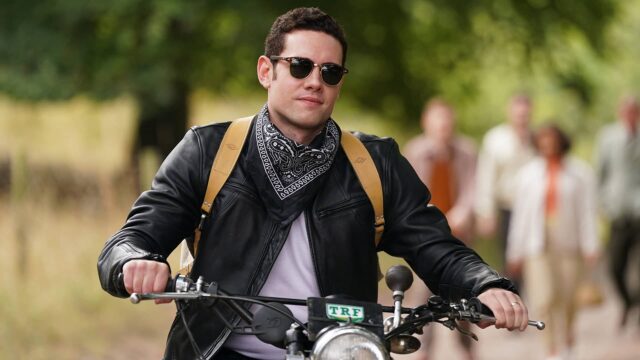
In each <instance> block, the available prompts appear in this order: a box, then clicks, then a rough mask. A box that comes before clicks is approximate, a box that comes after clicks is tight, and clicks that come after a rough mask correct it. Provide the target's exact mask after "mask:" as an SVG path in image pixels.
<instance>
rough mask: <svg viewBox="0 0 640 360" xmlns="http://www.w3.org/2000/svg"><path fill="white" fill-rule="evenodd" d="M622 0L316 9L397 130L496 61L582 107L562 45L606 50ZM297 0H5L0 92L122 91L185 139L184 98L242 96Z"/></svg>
mask: <svg viewBox="0 0 640 360" xmlns="http://www.w3.org/2000/svg"><path fill="white" fill-rule="evenodd" d="M617 4H618V2H617V1H615V0H591V1H582V0H528V1H523V0H491V1H471V2H470V1H466V0H448V1H445V0H429V1H427V0H401V1H395V0H378V1H371V0H358V1H355V0H354V1H348V2H344V1H324V2H323V3H322V8H323V9H324V10H326V11H327V12H328V13H330V14H332V15H333V16H335V17H336V18H337V19H338V21H339V22H341V23H342V24H343V26H344V27H345V29H346V32H347V35H348V38H349V41H350V49H349V59H348V66H349V67H350V68H351V70H352V71H351V72H350V74H349V75H348V81H347V82H346V84H345V89H344V93H345V94H346V96H351V97H353V99H354V100H355V101H356V102H357V103H358V104H360V105H361V106H365V107H367V108H369V109H371V110H375V111H378V112H380V113H381V114H382V115H384V116H385V117H387V118H389V119H393V120H397V121H398V122H399V123H400V124H404V125H405V126H406V125H407V124H411V123H414V122H415V121H414V119H415V118H416V116H417V115H418V114H419V112H420V109H421V106H422V103H423V102H424V99H426V98H428V97H431V96H433V95H435V94H445V95H446V96H448V97H450V98H452V99H454V100H455V101H456V102H457V103H461V104H465V103H468V102H470V101H473V100H474V99H476V98H477V97H478V95H479V94H480V92H481V91H483V90H484V89H483V88H482V83H481V81H482V79H483V76H484V75H485V73H486V72H487V71H489V72H490V71H492V70H495V69H492V68H491V67H492V66H500V67H505V68H506V69H507V70H508V71H510V72H511V74H516V76H517V74H522V75H527V74H529V73H530V72H531V71H532V68H533V67H535V66H538V67H540V66H542V67H543V71H544V72H545V73H547V74H550V75H551V76H552V77H553V78H554V79H557V80H558V82H559V84H560V86H561V87H563V88H566V89H570V90H571V91H573V92H575V94H576V95H577V96H578V98H579V99H580V101H581V102H582V103H583V104H586V105H589V104H590V103H591V102H592V100H593V96H594V95H593V94H594V89H593V83H592V81H591V79H590V78H589V77H588V76H587V75H586V74H585V73H586V70H585V69H584V68H583V67H581V66H580V61H579V59H578V58H577V57H578V56H579V54H576V53H575V52H572V49H571V48H570V47H567V46H566V44H567V43H569V42H571V41H575V40H576V39H577V41H580V42H581V43H583V44H586V45H587V49H588V51H590V52H591V51H594V53H595V54H605V53H606V42H605V39H604V35H603V34H605V33H606V31H605V29H606V27H607V25H608V24H609V23H610V22H611V21H612V19H614V18H615V16H616V10H617V7H618V5H617ZM300 5H308V4H306V3H302V4H301V3H300V2H297V1H280V2H264V1H257V0H245V1H241V2H237V1H206V0H190V1H180V0H115V1H110V2H98V1H79V0H44V1H34V0H27V1H17V0H9V1H5V2H4V5H3V11H2V12H1V13H0V14H1V15H0V91H2V92H5V93H8V94H10V95H12V96H15V97H18V98H25V99H30V100H40V99H67V98H69V97H71V96H73V95H74V94H78V93H87V94H90V95H92V96H94V97H96V98H99V99H104V98H110V97H114V96H118V95H121V94H130V95H133V96H134V97H135V98H136V99H137V101H138V103H139V105H140V109H141V110H140V112H141V114H140V117H141V119H142V121H144V120H145V119H148V120H149V121H152V122H153V121H159V120H158V119H159V118H160V117H161V115H160V114H163V113H167V114H169V115H170V116H171V117H173V121H175V122H177V123H178V132H179V133H180V134H181V133H182V131H183V129H184V125H185V124H186V121H185V120H184V119H179V118H180V117H186V116H187V113H188V109H186V105H185V103H186V102H185V97H186V96H187V95H188V94H189V93H191V92H192V90H193V89H195V88H203V87H204V88H207V89H210V90H212V91H214V92H218V93H224V94H235V95H238V94H244V93H246V92H249V91H250V90H254V89H257V88H258V87H257V86H256V80H255V61H256V58H257V57H258V56H259V55H260V54H261V52H262V41H263V39H264V37H265V35H266V33H267V31H268V29H269V26H270V24H271V22H272V21H273V19H274V18H275V17H276V16H277V15H279V14H281V13H282V12H284V11H286V10H287V9H289V8H292V7H295V6H300ZM487 59H496V60H497V61H495V62H493V63H488V62H487ZM498 71H500V69H499V70H498ZM165 121H168V120H165ZM181 127H182V128H181ZM154 131H155V130H154ZM173 141H174V140H170V141H169V142H171V143H172V144H171V145H173Z"/></svg>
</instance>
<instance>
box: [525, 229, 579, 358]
mask: <svg viewBox="0 0 640 360" xmlns="http://www.w3.org/2000/svg"><path fill="white" fill-rule="evenodd" d="M547 230H548V231H547V235H548V236H547V243H546V247H545V251H544V252H543V253H542V254H540V255H538V256H533V257H529V258H527V260H526V261H525V264H524V274H523V275H524V282H525V292H526V294H525V295H526V297H527V300H528V302H529V307H530V310H529V317H530V318H533V319H540V320H542V321H544V322H545V323H546V325H547V327H546V329H545V330H544V332H543V333H544V339H545V345H546V348H547V352H553V351H557V350H558V346H557V345H558V338H559V337H560V338H562V339H563V340H564V343H566V344H568V345H571V344H572V343H573V340H574V339H573V324H574V320H575V315H576V310H577V308H576V304H575V297H576V291H577V288H578V284H579V283H580V280H581V279H582V276H581V271H582V257H581V256H580V253H579V251H576V252H573V253H569V252H567V251H566V250H564V249H563V250H560V249H558V248H557V247H554V238H553V231H549V230H552V229H549V228H548V229H547Z"/></svg>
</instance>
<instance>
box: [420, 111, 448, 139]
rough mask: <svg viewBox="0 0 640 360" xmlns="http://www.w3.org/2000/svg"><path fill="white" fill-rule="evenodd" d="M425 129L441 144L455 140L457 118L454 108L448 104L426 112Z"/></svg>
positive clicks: (428, 134)
mask: <svg viewBox="0 0 640 360" xmlns="http://www.w3.org/2000/svg"><path fill="white" fill-rule="evenodd" d="M423 121H424V129H425V131H426V134H427V136H428V137H430V138H431V139H433V140H434V141H436V142H437V143H440V144H449V143H450V142H451V141H452V140H453V133H454V126H455V120H454V115H453V110H452V109H450V108H449V107H446V106H436V107H434V108H432V109H430V110H429V111H427V113H426V114H425V117H424V120H423Z"/></svg>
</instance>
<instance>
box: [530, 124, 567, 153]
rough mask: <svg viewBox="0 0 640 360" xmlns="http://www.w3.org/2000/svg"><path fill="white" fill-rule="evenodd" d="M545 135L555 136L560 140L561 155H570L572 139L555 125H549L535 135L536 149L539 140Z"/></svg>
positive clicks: (541, 128) (543, 126)
mask: <svg viewBox="0 0 640 360" xmlns="http://www.w3.org/2000/svg"><path fill="white" fill-rule="evenodd" d="M545 134H553V135H555V137H556V139H558V143H559V145H560V155H562V156H564V155H566V154H567V153H569V150H571V138H569V135H567V133H566V132H565V131H564V130H562V129H561V128H560V126H558V125H556V124H555V123H547V124H544V125H542V126H540V127H539V128H538V130H537V131H536V133H535V139H536V141H535V142H534V143H535V147H536V149H537V147H538V138H540V136H542V135H545Z"/></svg>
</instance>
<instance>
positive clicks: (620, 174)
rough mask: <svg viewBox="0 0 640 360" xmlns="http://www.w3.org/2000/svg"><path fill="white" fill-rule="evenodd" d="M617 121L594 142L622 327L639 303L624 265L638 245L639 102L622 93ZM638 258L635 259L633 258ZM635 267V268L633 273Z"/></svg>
mask: <svg viewBox="0 0 640 360" xmlns="http://www.w3.org/2000/svg"><path fill="white" fill-rule="evenodd" d="M618 116H619V121H617V122H615V123H613V124H610V125H607V126H605V127H604V128H603V129H602V130H601V131H600V134H599V138H598V141H597V152H596V156H597V160H596V164H597V168H596V169H597V170H596V173H597V178H598V194H599V199H600V205H601V208H602V210H603V212H604V213H605V215H606V216H607V217H608V219H609V220H610V222H611V223H610V240H609V255H610V258H609V266H610V271H611V275H612V276H613V281H614V285H615V288H616V290H617V291H618V293H619V295H620V297H621V299H622V302H623V314H622V319H621V326H624V325H625V324H626V322H627V317H628V314H629V311H630V310H631V308H632V307H633V306H634V303H635V305H637V303H638V301H639V300H638V299H637V298H636V299H635V300H634V299H633V297H632V296H631V293H630V289H629V287H628V285H627V275H628V274H627V270H628V269H627V267H628V266H627V265H628V264H629V262H630V260H631V259H629V255H630V254H633V251H632V250H633V248H634V247H635V246H638V245H640V128H639V127H640V104H639V103H638V99H637V98H636V97H633V96H625V97H624V98H623V99H622V101H621V102H620V105H619V108H618ZM636 260H637V259H636ZM638 270H640V269H635V271H636V273H638Z"/></svg>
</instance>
